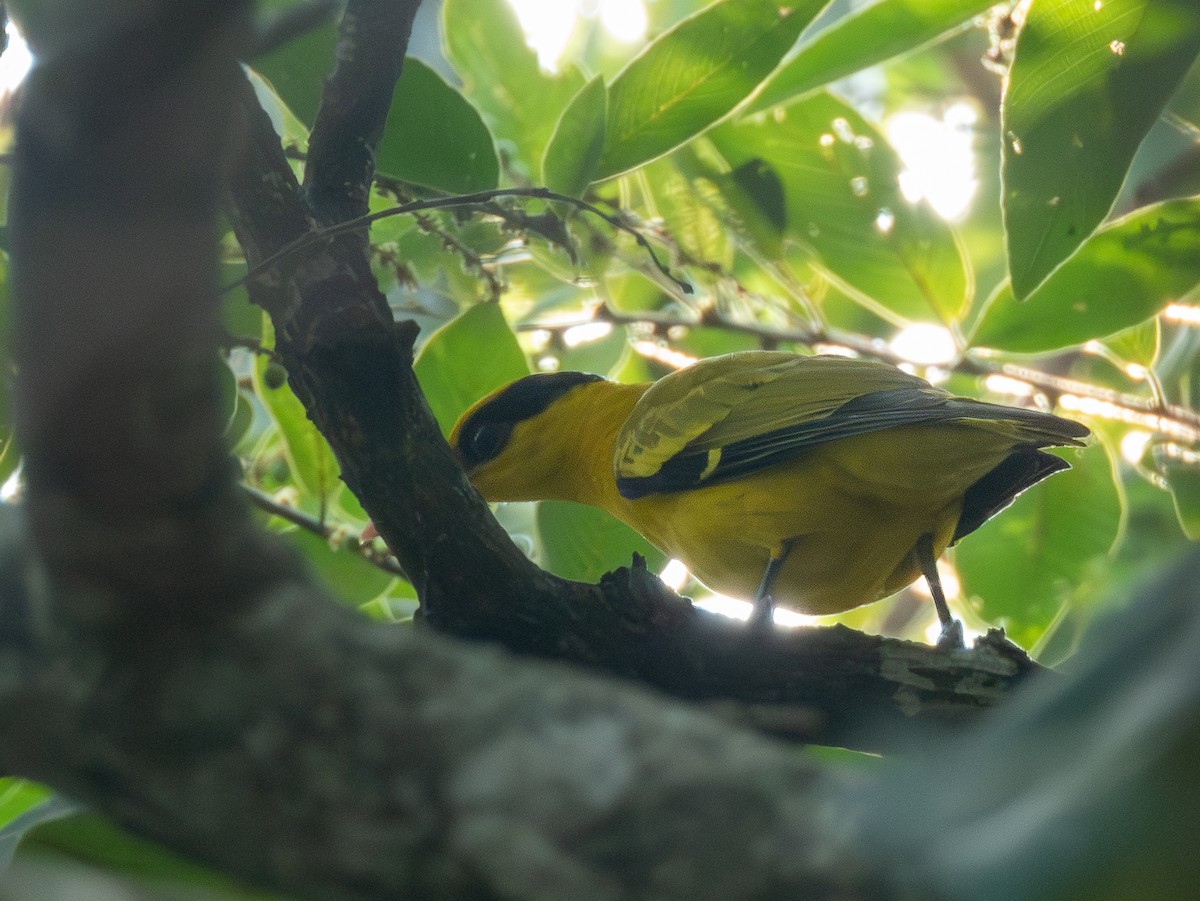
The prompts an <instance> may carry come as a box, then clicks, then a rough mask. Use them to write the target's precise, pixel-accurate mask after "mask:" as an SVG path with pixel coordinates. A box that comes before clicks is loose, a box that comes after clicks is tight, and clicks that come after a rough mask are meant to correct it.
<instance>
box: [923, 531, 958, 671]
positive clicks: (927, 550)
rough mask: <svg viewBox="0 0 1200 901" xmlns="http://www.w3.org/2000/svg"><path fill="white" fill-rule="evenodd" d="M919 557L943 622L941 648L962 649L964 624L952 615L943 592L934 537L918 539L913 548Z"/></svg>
mask: <svg viewBox="0 0 1200 901" xmlns="http://www.w3.org/2000/svg"><path fill="white" fill-rule="evenodd" d="M913 551H914V552H915V553H916V555H917V565H918V566H920V567H921V574H922V575H924V576H925V581H926V582H927V583H928V584H929V593H930V594H932V595H933V606H934V607H935V608H937V615H938V619H939V620H941V622H942V634H941V635H940V636H939V637H938V647H939V648H961V647H962V646H963V631H962V623H960V622H959V621H958V620H956V619H955V618H954V617H953V616H952V615H951V613H950V607H949V605H948V604H947V603H946V594H945V592H943V591H942V578H941V576H939V575H938V571H937V558H936V557H935V556H934V555H933V536H932V535H929V534H925V535H922V536H921V537H920V538H918V539H917V545H916V547H915V548H913Z"/></svg>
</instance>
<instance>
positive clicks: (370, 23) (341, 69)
mask: <svg viewBox="0 0 1200 901" xmlns="http://www.w3.org/2000/svg"><path fill="white" fill-rule="evenodd" d="M420 5H421V0H349V2H348V3H347V4H346V10H345V12H344V13H343V14H342V22H341V29H340V40H339V42H338V49H337V66H336V67H335V68H334V70H333V74H332V75H330V77H329V79H328V80H327V81H326V82H325V91H324V93H323V94H322V95H321V106H320V108H319V109H318V111H317V118H316V121H315V122H314V123H313V129H312V134H311V135H310V136H309V145H308V147H309V149H308V165H307V166H306V167H305V170H304V188H305V190H306V191H307V193H308V198H309V202H310V204H311V205H312V208H313V210H314V211H315V212H316V214H317V216H318V217H319V218H320V219H321V221H323V222H326V223H332V222H342V221H345V220H346V219H353V218H354V217H356V216H361V215H362V214H363V213H365V212H366V211H367V199H368V197H369V195H370V191H371V179H372V177H373V176H374V175H375V148H376V147H377V146H378V144H379V139H380V137H381V136H382V135H383V127H384V124H385V123H386V122H387V117H388V110H389V109H390V107H391V103H392V91H393V90H394V88H395V87H396V80H397V79H398V78H399V77H400V70H401V68H402V67H403V65H404V53H405V51H406V50H407V49H408V39H409V36H410V35H411V34H412V26H413V19H415V18H416V16H417V9H418V8H419V7H420ZM411 140H418V137H417V136H416V135H413V136H412V137H411ZM360 240H361V242H362V243H361V246H362V247H364V248H365V246H366V235H365V233H364V234H363V235H361V236H360Z"/></svg>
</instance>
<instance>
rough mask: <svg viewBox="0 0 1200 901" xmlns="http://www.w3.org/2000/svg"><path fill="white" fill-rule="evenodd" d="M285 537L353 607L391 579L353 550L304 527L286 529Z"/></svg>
mask: <svg viewBox="0 0 1200 901" xmlns="http://www.w3.org/2000/svg"><path fill="white" fill-rule="evenodd" d="M288 539H289V540H290V541H291V543H292V544H293V545H294V546H295V547H296V548H297V549H299V550H300V552H301V553H302V554H303V555H304V557H305V559H306V560H308V562H309V563H310V564H311V565H312V567H313V568H314V569H315V570H316V571H317V572H318V573H319V574H320V576H321V579H322V581H323V582H324V583H325V584H326V585H328V586H330V588H332V589H333V591H334V592H335V593H336V594H337V596H338V597H340V598H341V599H342V600H344V601H345V602H346V603H348V604H351V605H353V606H358V605H359V604H364V603H366V602H367V601H369V600H371V599H372V598H374V597H377V596H378V595H379V594H380V593H381V592H382V591H383V590H384V589H385V588H387V587H388V585H390V584H391V583H392V580H393V579H394V578H395V576H392V575H391V574H390V573H387V572H384V571H383V570H382V569H380V568H379V567H378V566H373V565H372V564H370V563H368V562H367V561H366V560H364V559H363V558H362V557H360V556H359V555H358V554H356V553H354V552H353V551H350V550H341V549H337V548H334V547H331V546H330V543H329V542H328V541H326V540H325V539H324V538H322V537H320V536H319V535H314V534H313V533H312V532H308V531H306V530H304V529H299V528H294V529H291V530H289V531H288Z"/></svg>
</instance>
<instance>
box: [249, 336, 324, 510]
mask: <svg viewBox="0 0 1200 901" xmlns="http://www.w3.org/2000/svg"><path fill="white" fill-rule="evenodd" d="M265 328H266V329H267V330H268V331H269V330H270V327H269V326H265ZM271 343H272V344H273V337H272V341H271ZM269 365H271V363H270V360H268V359H267V357H266V356H265V355H264V354H259V355H258V356H257V357H256V359H255V361H254V372H253V381H254V392H255V393H256V394H257V395H258V397H259V399H260V400H261V401H262V403H263V406H264V407H266V408H267V412H269V413H270V414H271V418H272V419H273V420H274V421H275V425H276V426H277V427H278V428H279V434H280V435H281V437H282V438H283V445H284V456H285V457H286V458H287V462H288V469H289V470H290V471H291V474H292V478H293V479H294V480H295V482H296V484H297V485H298V486H299V487H300V489H301V490H302V491H303V492H304V494H306V495H307V496H309V497H311V498H314V499H316V500H318V501H323V500H325V499H327V498H329V496H330V495H331V494H332V493H333V492H334V491H336V490H337V489H338V487H339V486H340V484H341V482H340V481H339V473H340V472H341V470H340V469H339V468H338V464H337V459H336V458H335V457H334V456H333V451H332V450H331V449H330V447H329V444H328V443H327V442H326V441H325V436H323V435H322V434H321V433H320V432H319V431H318V430H317V427H316V426H315V425H313V424H312V420H310V419H309V418H308V413H307V412H306V411H305V409H304V405H303V404H302V403H300V400H299V398H297V397H296V395H295V394H293V393H292V389H291V388H289V387H288V386H287V385H286V384H283V385H281V386H280V387H278V388H271V387H269V386H268V385H267V384H266V383H265V382H264V380H263V375H264V373H265V372H266V370H267V367H268V366H269Z"/></svg>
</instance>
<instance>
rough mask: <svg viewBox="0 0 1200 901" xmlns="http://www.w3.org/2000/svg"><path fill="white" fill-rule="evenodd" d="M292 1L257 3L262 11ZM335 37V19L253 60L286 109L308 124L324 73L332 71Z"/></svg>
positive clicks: (293, 2) (292, 3)
mask: <svg viewBox="0 0 1200 901" xmlns="http://www.w3.org/2000/svg"><path fill="white" fill-rule="evenodd" d="M296 5H297V0H263V2H260V3H259V4H258V7H259V10H260V11H261V13H262V14H265V13H266V12H267V11H269V10H275V11H279V10H282V9H286V8H287V7H289V6H296ZM337 41H338V34H337V23H336V22H329V23H328V24H326V25H322V26H321V27H320V28H314V29H313V30H312V31H308V32H305V33H304V34H302V35H300V36H299V37H296V38H293V39H292V40H290V41H288V42H287V43H286V44H284V45H283V46H281V47H279V48H278V49H276V50H275V51H274V52H272V53H270V54H268V55H267V56H264V57H261V58H259V59H256V60H254V69H255V71H257V72H259V73H260V74H261V75H262V76H263V77H264V78H266V79H267V81H269V82H271V85H272V86H273V87H274V88H275V91H276V93H278V94H279V96H280V98H282V100H283V102H284V103H285V104H287V107H288V109H290V110H291V111H292V112H293V113H295V115H296V117H297V118H298V119H299V120H300V121H301V122H303V123H304V124H305V125H307V126H308V127H309V128H311V127H312V124H313V120H314V119H316V117H317V107H318V106H320V104H321V92H322V90H324V88H325V76H327V75H328V74H329V73H330V72H332V71H333V59H334V51H335V50H336V49H337Z"/></svg>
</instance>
